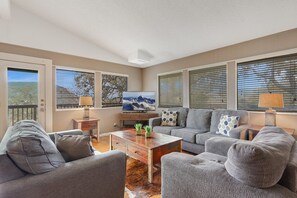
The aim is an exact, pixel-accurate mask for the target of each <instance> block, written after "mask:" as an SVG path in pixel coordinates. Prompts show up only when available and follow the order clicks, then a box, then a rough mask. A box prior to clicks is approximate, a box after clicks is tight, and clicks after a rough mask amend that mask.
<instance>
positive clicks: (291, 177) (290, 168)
mask: <svg viewBox="0 0 297 198" xmlns="http://www.w3.org/2000/svg"><path fill="white" fill-rule="evenodd" d="M279 184H281V185H282V186H285V187H287V188H289V189H290V190H291V191H293V192H297V142H295V144H294V145H293V147H292V150H291V156H290V159H289V162H288V164H287V167H286V169H285V171H284V174H283V176H282V178H281V180H280V181H279Z"/></svg>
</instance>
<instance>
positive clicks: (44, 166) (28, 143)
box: [7, 120, 65, 174]
mask: <svg viewBox="0 0 297 198" xmlns="http://www.w3.org/2000/svg"><path fill="white" fill-rule="evenodd" d="M12 130H13V131H14V135H13V136H12V137H11V138H10V139H9V140H8V142H7V153H8V155H9V157H10V158H11V159H12V160H13V161H14V162H15V163H16V165H17V166H18V167H19V168H20V169H22V170H24V171H26V172H28V173H31V174H40V173H45V172H49V171H51V170H54V169H55V168H57V167H59V166H60V165H62V164H64V163H65V160H64V159H63V157H62V155H61V153H60V152H59V151H58V149H57V147H56V145H55V143H54V142H53V141H52V140H51V139H50V137H49V136H48V135H47V134H46V132H45V131H44V130H43V128H42V127H41V126H40V125H39V124H38V123H37V122H35V121H33V120H23V121H20V122H18V123H16V124H15V125H14V126H13V128H12Z"/></svg>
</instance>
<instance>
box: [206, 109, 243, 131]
mask: <svg viewBox="0 0 297 198" xmlns="http://www.w3.org/2000/svg"><path fill="white" fill-rule="evenodd" d="M221 115H229V116H239V125H244V124H248V112H247V111H244V110H228V109H216V110H214V111H213V112H212V116H211V124H210V132H211V133H214V134H215V133H216V132H217V131H218V125H219V123H220V119H221Z"/></svg>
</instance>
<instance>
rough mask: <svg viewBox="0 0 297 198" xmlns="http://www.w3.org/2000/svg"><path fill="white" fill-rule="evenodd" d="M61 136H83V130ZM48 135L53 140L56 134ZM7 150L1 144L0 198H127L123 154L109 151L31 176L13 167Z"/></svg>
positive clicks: (68, 132)
mask: <svg viewBox="0 0 297 198" xmlns="http://www.w3.org/2000/svg"><path fill="white" fill-rule="evenodd" d="M9 130H10V128H9V129H8V131H7V132H6V133H9ZM59 133H60V134H65V135H81V134H82V131H80V130H70V131H64V132H59ZM49 135H50V138H51V139H52V140H53V141H54V138H55V137H54V133H51V134H49ZM5 139H6V138H5V137H4V138H3V139H2V142H1V143H4V142H5V141H6V140H5ZM5 147H6V145H5V144H0V197H1V198H2V197H3V198H4V197H5V198H39V197H43V198H59V197H63V198H81V197H89V198H92V197H94V198H95V197H114V198H116V197H117V198H122V197H124V190H125V176H126V155H125V154H124V153H122V152H119V151H109V152H106V153H101V154H98V155H93V156H90V157H86V158H83V159H79V160H75V161H71V162H67V163H65V164H63V165H62V166H60V167H58V168H56V169H55V170H52V171H50V172H46V173H43V174H36V175H32V174H28V173H26V172H24V171H22V170H21V169H19V168H18V167H17V166H16V165H15V164H14V162H13V160H11V158H10V157H9V156H8V155H7V154H6V153H5Z"/></svg>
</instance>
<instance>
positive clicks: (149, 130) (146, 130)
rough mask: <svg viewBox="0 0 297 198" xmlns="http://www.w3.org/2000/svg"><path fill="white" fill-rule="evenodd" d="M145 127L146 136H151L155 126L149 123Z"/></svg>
mask: <svg viewBox="0 0 297 198" xmlns="http://www.w3.org/2000/svg"><path fill="white" fill-rule="evenodd" d="M143 128H144V130H145V136H146V137H151V135H152V130H153V128H152V127H151V126H148V125H146V126H144V127H143Z"/></svg>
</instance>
